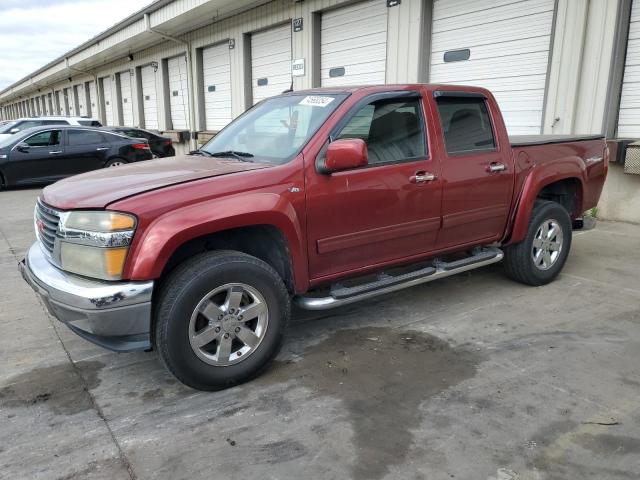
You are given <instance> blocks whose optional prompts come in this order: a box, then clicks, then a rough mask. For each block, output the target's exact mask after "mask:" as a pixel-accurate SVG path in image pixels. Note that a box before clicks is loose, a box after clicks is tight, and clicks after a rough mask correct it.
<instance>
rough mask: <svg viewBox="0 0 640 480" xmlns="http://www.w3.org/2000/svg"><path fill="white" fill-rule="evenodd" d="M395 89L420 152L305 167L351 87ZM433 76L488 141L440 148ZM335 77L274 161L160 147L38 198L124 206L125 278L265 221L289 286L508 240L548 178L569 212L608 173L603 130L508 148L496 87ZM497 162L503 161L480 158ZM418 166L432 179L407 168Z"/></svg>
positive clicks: (156, 270) (520, 230)
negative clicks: (412, 122) (410, 107)
mask: <svg viewBox="0 0 640 480" xmlns="http://www.w3.org/2000/svg"><path fill="white" fill-rule="evenodd" d="M404 90H412V91H418V92H420V93H421V95H422V108H423V115H424V119H425V123H426V129H427V139H426V141H427V146H428V148H427V151H428V155H427V156H426V157H424V158H419V159H416V160H415V161H407V162H402V163H397V164H386V165H372V166H368V167H366V168H356V169H347V170H342V171H336V172H334V173H332V174H326V173H320V172H318V171H317V167H316V162H315V160H316V157H317V155H318V153H319V152H320V150H321V149H322V148H323V146H325V144H326V142H327V139H328V135H329V132H330V131H331V129H332V128H333V126H334V125H335V124H336V122H338V121H339V120H340V119H341V118H342V117H343V116H344V115H345V113H347V112H348V111H349V110H350V109H351V108H352V107H353V106H354V104H355V103H357V102H358V100H360V99H362V98H363V97H365V96H368V95H371V94H373V93H378V92H389V91H404ZM434 90H455V91H461V92H475V93H481V94H483V95H485V96H486V98H487V100H488V105H489V111H490V115H491V118H492V121H493V127H494V130H495V132H494V133H495V137H496V139H497V144H498V145H497V149H496V150H494V151H491V152H486V153H480V154H473V153H472V154H468V155H458V156H455V157H449V156H448V155H447V153H446V151H445V148H444V139H443V134H442V130H441V127H440V119H439V116H438V111H437V108H436V104H435V101H434V98H433V91H434ZM331 91H332V92H335V91H336V90H335V89H332V90H331ZM341 91H344V92H345V93H348V94H349V96H348V98H347V99H346V100H345V101H344V102H343V103H342V104H341V105H340V106H339V107H338V108H337V109H336V111H335V112H334V113H333V114H332V115H331V116H330V117H329V118H328V119H327V121H326V122H325V124H324V125H322V127H321V128H320V129H319V130H318V132H316V134H315V135H314V136H313V137H312V138H311V140H310V141H309V142H308V143H307V145H306V146H305V147H304V148H303V150H302V152H301V154H300V155H298V157H296V158H294V159H293V160H292V161H290V162H289V163H287V164H285V165H280V166H268V165H264V164H251V163H243V162H236V161H231V160H215V159H212V158H205V157H193V156H191V157H189V156H187V157H181V158H173V159H172V158H169V159H161V160H154V161H150V162H142V163H139V164H135V165H131V166H126V167H120V168H118V169H109V170H108V171H104V172H93V173H89V174H84V175H80V176H77V177H72V178H71V179H68V180H64V181H61V182H59V183H57V184H54V185H52V186H50V187H48V188H46V189H45V191H44V197H43V199H44V201H45V202H46V203H48V204H50V205H52V206H54V207H57V208H60V209H79V208H83V209H86V208H96V209H101V208H108V209H111V210H119V211H125V212H131V213H133V214H135V215H136V216H137V217H138V228H137V231H136V234H135V237H134V241H133V244H132V247H131V250H130V252H129V256H128V259H127V265H126V268H125V274H124V278H125V279H131V280H148V279H154V278H158V277H159V276H160V275H161V274H162V271H163V268H164V266H165V265H166V263H167V261H168V260H169V258H170V257H171V255H172V254H173V253H174V252H175V251H176V250H177V249H178V248H179V247H180V246H181V245H182V244H184V243H185V242H187V241H189V240H191V239H194V238H197V237H201V236H204V235H208V234H211V233H215V232H220V231H223V230H227V229H231V228H236V227H242V226H252V225H272V226H274V227H276V228H277V229H279V231H280V232H281V233H282V234H283V236H284V238H285V239H286V240H287V246H288V252H289V255H290V260H291V265H292V270H293V276H294V283H295V290H296V292H297V293H302V292H305V291H307V290H309V289H310V288H311V287H313V286H316V285H319V284H322V283H326V282H329V281H334V280H337V279H339V278H343V277H348V276H353V275H355V274H358V273H365V272H368V271H373V270H376V269H380V268H382V267H387V266H390V265H396V264H403V263H409V262H413V261H417V260H421V259H424V258H427V257H430V256H434V255H437V254H440V253H444V252H452V251H457V250H462V249H465V248H467V247H469V246H474V245H483V244H490V243H500V244H503V245H504V244H508V243H512V242H518V241H520V240H522V239H523V237H524V235H525V233H526V229H527V224H528V221H529V217H530V214H531V210H532V207H533V203H534V201H535V199H536V197H537V195H538V194H539V192H540V191H541V190H542V188H544V187H545V186H546V185H549V184H551V183H553V182H557V181H559V180H563V179H568V178H570V179H574V181H575V182H578V184H579V192H578V197H579V198H578V199H577V203H578V205H576V208H575V211H574V212H571V213H572V215H573V216H574V217H576V216H580V215H581V213H582V212H583V211H585V210H587V209H589V208H592V207H594V206H595V205H596V204H597V201H598V198H599V196H600V192H601V190H602V187H603V184H604V180H605V177H606V173H607V162H608V158H607V151H606V145H605V142H604V139H589V140H581V141H568V142H561V143H558V142H556V143H550V144H543V145H527V146H522V147H513V148H512V146H511V144H510V142H509V138H508V136H507V132H506V129H505V126H504V122H503V120H502V116H501V114H500V111H499V109H498V107H497V104H496V102H495V99H494V98H493V96H492V95H491V93H489V92H488V91H487V90H484V89H480V88H474V87H455V86H448V85H384V86H375V87H354V88H349V89H344V90H341ZM314 92H316V93H318V92H322V90H315V91H314ZM356 143H357V142H354V141H350V142H347V143H346V144H345V146H344V148H343V149H341V150H340V151H336V155H337V156H336V157H334V161H335V162H336V164H341V165H342V164H343V162H344V161H345V160H344V158H343V157H344V155H346V154H348V152H349V151H350V150H351V151H355V150H357V149H358V145H359V144H358V145H356ZM360 153H361V152H360ZM360 153H358V154H360ZM598 158H600V160H599V161H598V160H597V159H598ZM495 162H499V163H503V164H504V165H505V166H506V167H507V168H506V170H504V171H501V172H489V171H488V168H489V165H490V164H491V163H495ZM423 174H433V175H434V176H435V177H436V179H435V180H433V181H430V182H426V183H419V182H415V178H416V176H417V175H418V176H419V175H423ZM294 187H295V188H294Z"/></svg>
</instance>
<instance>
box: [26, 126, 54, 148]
mask: <svg viewBox="0 0 640 480" xmlns="http://www.w3.org/2000/svg"><path fill="white" fill-rule="evenodd" d="M22 143H26V144H27V145H29V146H30V147H51V146H53V145H60V130H47V131H46V132H40V133H36V134H35V135H32V136H31V137H29V138H27V139H25V140H23V142H22Z"/></svg>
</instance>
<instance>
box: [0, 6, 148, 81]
mask: <svg viewBox="0 0 640 480" xmlns="http://www.w3.org/2000/svg"><path fill="white" fill-rule="evenodd" d="M149 1H150V0H83V1H79V0H0V17H1V18H2V27H1V28H0V45H1V46H2V47H1V48H0V72H1V73H0V90H2V89H4V88H5V87H7V86H9V85H11V84H12V83H14V82H16V81H18V80H20V79H21V78H23V77H25V76H27V75H29V74H30V73H32V72H34V71H35V70H37V69H38V68H40V67H43V66H44V65H46V64H47V63H49V62H51V61H52V60H55V59H56V58H58V57H59V56H61V55H63V54H64V53H66V52H68V51H69V50H72V49H73V48H75V47H77V46H78V45H80V44H81V43H83V42H86V41H87V40H89V39H91V38H92V37H95V36H96V35H98V34H99V33H100V32H102V31H104V30H106V29H108V28H109V27H111V26H113V25H114V24H116V23H117V22H119V21H120V20H122V19H124V18H126V17H127V16H129V15H131V14H132V13H134V12H136V11H138V10H140V9H141V8H143V7H145V6H146V5H148V4H149Z"/></svg>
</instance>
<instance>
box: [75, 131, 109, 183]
mask: <svg viewBox="0 0 640 480" xmlns="http://www.w3.org/2000/svg"><path fill="white" fill-rule="evenodd" d="M108 153H109V142H108V141H107V139H106V138H105V135H103V134H102V133H100V132H98V131H96V130H81V129H68V130H66V147H65V159H66V165H65V168H66V170H65V174H66V175H75V174H77V173H83V172H88V171H90V170H96V169H98V168H102V167H103V166H104V164H105V163H106V161H107V155H108Z"/></svg>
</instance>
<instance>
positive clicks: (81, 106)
mask: <svg viewBox="0 0 640 480" xmlns="http://www.w3.org/2000/svg"><path fill="white" fill-rule="evenodd" d="M76 93H77V95H78V115H86V114H87V94H86V93H85V91H84V83H81V84H80V85H76Z"/></svg>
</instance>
